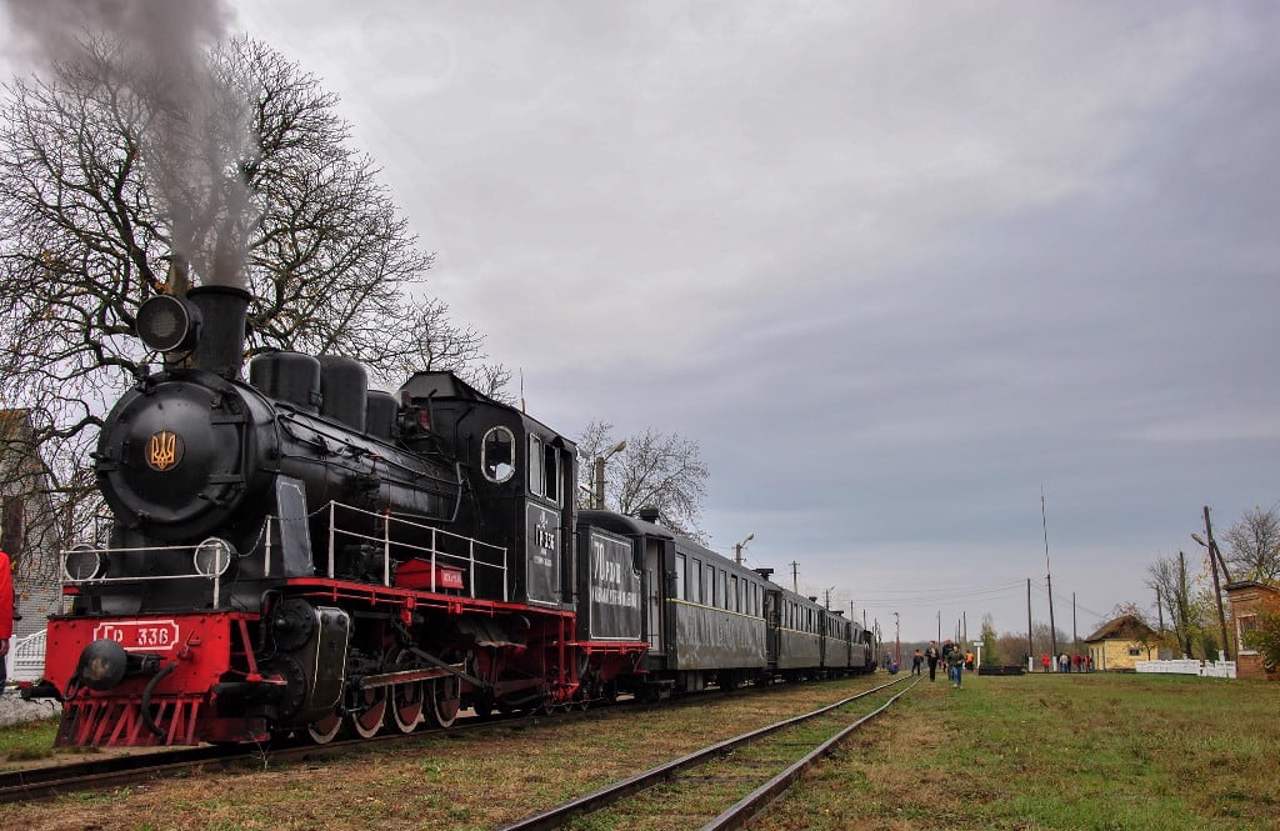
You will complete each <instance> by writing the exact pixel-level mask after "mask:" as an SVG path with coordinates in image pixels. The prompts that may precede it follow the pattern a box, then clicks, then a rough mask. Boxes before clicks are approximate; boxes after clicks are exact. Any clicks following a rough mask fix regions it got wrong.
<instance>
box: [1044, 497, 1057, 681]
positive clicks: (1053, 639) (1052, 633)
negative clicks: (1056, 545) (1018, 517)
mask: <svg viewBox="0 0 1280 831" xmlns="http://www.w3.org/2000/svg"><path fill="white" fill-rule="evenodd" d="M1040 525H1041V527H1043V528H1044V579H1045V583H1047V584H1048V586H1049V643H1050V644H1051V645H1052V650H1053V655H1054V660H1055V661H1056V660H1057V655H1058V628H1057V624H1056V623H1054V622H1053V569H1051V568H1049V520H1048V519H1047V518H1046V516H1045V510H1044V485H1041V486H1040Z"/></svg>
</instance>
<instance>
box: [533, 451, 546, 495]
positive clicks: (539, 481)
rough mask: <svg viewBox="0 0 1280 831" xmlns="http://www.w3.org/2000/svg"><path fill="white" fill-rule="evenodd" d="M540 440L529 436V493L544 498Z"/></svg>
mask: <svg viewBox="0 0 1280 831" xmlns="http://www.w3.org/2000/svg"><path fill="white" fill-rule="evenodd" d="M541 459H542V438H541V437H540V436H529V493H532V494H534V495H535V496H546V490H544V488H543V467H542V465H541V464H540V461H541Z"/></svg>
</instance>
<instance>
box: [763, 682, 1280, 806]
mask: <svg viewBox="0 0 1280 831" xmlns="http://www.w3.org/2000/svg"><path fill="white" fill-rule="evenodd" d="M895 709H896V710H897V712H893V713H890V714H887V715H888V716H889V717H888V718H887V719H886V720H883V721H880V722H876V723H873V724H871V725H869V726H868V729H867V730H866V731H865V733H864V734H863V735H861V736H858V737H856V738H853V739H851V740H850V742H849V744H848V745H846V746H845V748H844V749H843V750H842V751H841V752H840V753H839V754H838V755H836V756H835V757H834V758H833V759H831V760H830V761H828V762H827V763H825V764H823V765H821V766H820V767H819V768H817V769H816V770H815V771H814V772H813V773H812V774H811V775H810V776H809V777H807V778H806V779H805V780H804V781H803V782H802V783H800V784H798V785H797V786H796V787H794V788H793V789H792V791H791V792H790V793H789V794H788V795H787V796H786V797H785V798H784V799H783V800H781V801H780V802H779V803H777V804H776V805H775V806H773V808H772V810H771V811H770V812H769V814H768V815H767V816H766V817H764V818H763V819H762V820H761V821H759V822H757V823H756V824H755V826H754V827H756V828H764V829H787V831H791V830H792V829H813V830H814V831H822V829H863V828H866V829H871V828H893V829H908V828H960V829H965V828H975V829H976V828H997V829H1099V831H1111V830H1112V829H1115V831H1120V830H1121V829H1124V831H1128V829H1136V830H1138V831H1141V830H1142V829H1151V830H1152V831H1156V830H1157V829H1277V828H1280V685H1276V684H1270V685H1268V684H1266V683H1265V682H1247V681H1234V682H1233V681H1214V680H1208V679H1200V678H1185V677H1176V676H1137V675H1101V674H1099V675H1093V676H1075V677H1072V676H1065V677H1058V676H1049V677H1034V678H979V677H974V676H969V677H967V678H966V679H965V686H964V688H963V689H962V690H952V689H951V688H950V687H949V685H946V684H943V683H938V684H934V685H930V684H928V682H926V683H925V684H922V685H920V686H919V687H917V688H916V690H914V691H913V692H912V693H911V694H909V695H908V696H906V697H904V698H903V699H902V700H900V701H899V702H898V704H897V705H895Z"/></svg>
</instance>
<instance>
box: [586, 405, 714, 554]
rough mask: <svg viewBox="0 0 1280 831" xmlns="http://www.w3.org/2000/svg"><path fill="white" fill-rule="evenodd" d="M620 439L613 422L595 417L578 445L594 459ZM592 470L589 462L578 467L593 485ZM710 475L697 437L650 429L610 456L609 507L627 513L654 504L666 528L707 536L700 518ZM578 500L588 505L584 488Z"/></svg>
mask: <svg viewBox="0 0 1280 831" xmlns="http://www.w3.org/2000/svg"><path fill="white" fill-rule="evenodd" d="M615 442H616V439H615V438H614V435H613V425H611V424H609V423H608V422H604V421H593V422H591V423H590V424H588V425H587V428H586V429H585V430H584V431H583V433H582V436H581V437H580V438H579V439H578V450H579V451H580V452H581V453H582V454H583V455H584V456H586V457H589V458H595V456H597V455H599V454H600V453H602V452H604V451H605V449H607V448H608V447H610V446H611V445H613V444H614V443H615ZM591 469H592V465H590V464H583V465H580V466H579V471H580V476H581V477H582V478H583V480H584V481H583V484H588V485H589V480H590V477H591V475H592V473H591ZM708 475H709V473H708V471H707V466H706V463H704V462H703V461H702V456H701V452H700V450H699V448H698V443H697V442H696V441H693V440H691V439H686V438H684V437H683V436H681V435H679V434H678V433H661V432H658V431H656V430H653V429H646V430H644V431H642V432H640V433H637V434H635V435H633V436H629V437H628V438H627V446H626V449H625V450H623V451H622V452H621V453H619V454H618V455H616V456H614V457H613V458H612V459H610V460H609V466H608V468H607V473H606V476H605V501H606V504H607V505H608V506H609V507H610V509H612V510H615V511H619V512H621V513H624V514H633V515H634V514H635V513H637V512H638V511H639V510H640V509H641V508H654V509H656V510H657V511H658V515H659V517H660V518H661V521H662V523H663V524H664V525H666V526H667V527H669V528H672V529H674V530H676V531H679V532H681V533H684V534H686V535H689V536H692V537H694V538H697V539H702V538H703V537H704V534H703V532H702V529H701V528H700V527H699V525H698V521H699V519H700V516H701V514H702V500H703V498H704V497H705V496H706V481H707V476H708ZM579 500H580V502H581V504H582V505H583V507H586V506H587V502H588V500H587V499H586V497H585V494H583V493H582V492H581V489H580V492H579Z"/></svg>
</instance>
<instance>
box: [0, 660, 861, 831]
mask: <svg viewBox="0 0 1280 831" xmlns="http://www.w3.org/2000/svg"><path fill="white" fill-rule="evenodd" d="M884 680H885V679H884V676H879V677H876V678H860V679H848V680H844V681H835V682H828V683H820V684H803V685H794V686H785V687H777V688H774V689H772V690H769V691H767V692H763V693H758V692H745V693H741V694H735V695H730V696H721V695H715V694H712V695H708V696H705V697H703V698H699V699H697V703H696V704H690V705H686V706H678V707H670V708H665V709H656V710H646V711H639V710H628V708H626V707H619V708H614V709H609V710H602V711H600V712H599V714H589V715H588V716H587V717H585V718H581V719H576V720H563V719H555V718H552V719H548V720H545V721H542V722H539V723H537V724H535V725H533V726H512V725H506V726H504V725H494V726H493V727H492V728H486V729H484V730H479V731H468V732H463V733H453V734H443V735H437V736H429V737H425V738H424V739H422V740H420V741H418V742H414V743H411V744H409V745H398V746H396V747H395V748H378V749H370V750H367V751H362V752H358V753H354V754H352V755H349V756H344V757H342V758H337V759H320V760H316V761H312V762H305V763H292V764H289V765H282V766H281V765H272V766H270V767H269V768H268V769H266V770H261V769H259V770H257V771H250V770H245V769H240V770H236V771H230V772H222V773H217V774H208V775H204V776H193V777H191V778H189V779H168V780H162V781H157V782H154V783H152V784H148V785H145V786H141V785H135V786H132V787H131V788H129V789H121V790H118V791H115V792H111V793H105V794H96V795H78V796H76V795H73V796H68V797H64V798H60V799H58V800H54V801H52V802H47V803H39V804H31V805H12V806H4V807H0V827H5V828H8V827H14V828H19V827H20V828H23V831H36V830H37V829H71V828H83V827H85V826H86V825H87V824H92V825H94V826H95V827H96V828H100V829H113V828H128V829H132V828H138V827H142V826H143V825H144V824H145V826H146V827H149V828H153V829H167V828H184V829H185V828H204V829H233V828H236V829H239V828H245V829H250V828H262V829H273V831H274V830H275V829H311V828H333V827H361V828H364V827H377V828H379V829H400V828H405V829H408V828H415V829H416V828H449V829H471V830H472V831H474V830H475V829H488V828H493V827H494V826H497V825H501V824H504V823H506V822H510V821H513V820H515V819H518V818H520V817H522V816H525V815H527V814H530V813H532V812H534V811H537V810H542V809H545V808H549V807H551V806H553V805H556V804H558V803H560V802H563V801H565V800H567V799H570V798H572V797H575V796H579V795H581V794H584V793H587V792H589V791H591V790H594V789H596V788H598V787H601V786H602V785H604V784H606V783H608V782H612V781H615V780H617V779H620V778H623V777H625V776H628V775H630V774H633V773H635V772H637V771H640V770H644V769H646V768H648V767H651V766H653V765H655V764H658V763H659V762H663V761H667V760H669V759H672V758H675V757H677V756H680V755H682V754H684V753H688V752H689V751H691V750H694V749H696V748H698V747H702V746H704V745H706V744H709V743H711V742H713V741H717V740H719V739H724V738H727V737H729V736H732V735H736V734H738V733H742V732H745V731H747V730H750V729H753V728H755V727H760V726H763V725H765V724H768V723H770V722H773V721H777V720H778V719H780V718H783V717H785V716H789V715H795V714H797V713H801V712H805V711H808V710H811V709H814V708H815V707H817V706H818V705H820V704H826V703H830V702H832V701H835V700H838V699H840V698H842V697H846V696H848V695H851V694H852V693H854V692H856V691H860V690H864V689H867V688H869V687H872V686H875V685H876V684H878V683H883V682H884Z"/></svg>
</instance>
